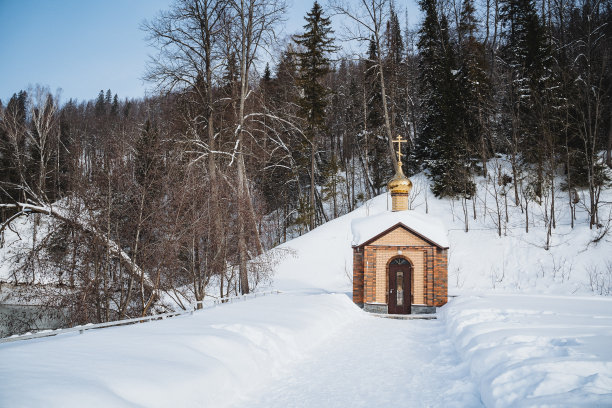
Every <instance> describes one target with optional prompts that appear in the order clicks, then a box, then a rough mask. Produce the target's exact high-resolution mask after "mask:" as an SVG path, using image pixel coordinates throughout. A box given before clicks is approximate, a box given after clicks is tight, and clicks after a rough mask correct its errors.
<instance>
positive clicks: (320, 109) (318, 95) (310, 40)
mask: <svg viewBox="0 0 612 408" xmlns="http://www.w3.org/2000/svg"><path fill="white" fill-rule="evenodd" d="M305 20H306V24H305V25H304V29H305V32H304V34H302V35H299V36H296V37H295V42H296V43H297V44H299V45H300V46H301V47H302V50H301V51H299V52H298V53H297V56H298V59H299V65H300V71H299V78H298V84H299V86H300V87H301V89H302V91H303V96H302V97H301V98H300V100H299V103H300V107H301V113H302V116H303V117H304V119H305V121H306V124H307V136H308V138H309V139H310V147H311V149H310V211H311V213H312V216H311V219H310V227H311V228H314V227H315V226H316V217H315V216H314V214H315V213H316V211H315V205H316V197H315V194H316V189H315V181H316V153H317V142H318V140H317V139H318V135H319V133H320V131H321V130H322V129H323V127H324V124H325V108H326V106H327V99H326V98H327V95H328V93H329V90H328V89H327V88H326V87H325V86H324V85H323V83H322V81H323V78H324V77H325V75H327V73H329V71H330V67H329V58H328V54H329V53H331V52H333V51H334V49H335V48H334V46H333V38H332V37H331V34H332V33H333V32H332V29H331V21H330V20H329V18H328V17H325V16H324V15H323V9H322V8H321V6H320V5H319V3H317V2H316V1H315V3H314V5H313V6H312V9H311V10H310V12H308V13H307V15H306V17H305Z"/></svg>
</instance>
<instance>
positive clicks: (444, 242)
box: [351, 210, 449, 248]
mask: <svg viewBox="0 0 612 408" xmlns="http://www.w3.org/2000/svg"><path fill="white" fill-rule="evenodd" d="M397 224H402V225H403V226H405V227H407V228H408V229H410V230H412V231H414V232H416V233H417V234H418V235H421V236H422V237H424V238H426V239H427V240H429V241H431V242H433V243H434V244H436V245H437V246H439V247H442V248H448V246H449V245H448V234H447V229H446V227H445V226H444V224H443V223H442V221H440V220H439V219H438V218H436V217H432V216H429V215H425V214H419V213H417V212H415V211H412V210H407V211H395V212H382V213H380V214H377V215H372V216H369V217H363V218H355V219H354V220H353V221H352V222H351V230H352V232H353V242H352V244H353V246H359V245H362V244H363V243H365V242H367V241H368V240H370V239H371V238H374V237H375V236H376V235H378V234H380V233H381V232H385V231H386V230H388V229H389V228H391V227H393V226H395V225H397Z"/></svg>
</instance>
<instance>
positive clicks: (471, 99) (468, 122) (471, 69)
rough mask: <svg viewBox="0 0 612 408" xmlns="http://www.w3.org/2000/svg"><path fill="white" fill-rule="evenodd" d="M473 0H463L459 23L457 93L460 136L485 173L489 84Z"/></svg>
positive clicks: (488, 155) (487, 147) (487, 156)
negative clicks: (461, 110) (459, 111)
mask: <svg viewBox="0 0 612 408" xmlns="http://www.w3.org/2000/svg"><path fill="white" fill-rule="evenodd" d="M475 12H476V11H475V9H474V3H473V0H464V1H463V6H462V9H461V15H460V20H459V27H458V29H457V33H458V36H459V73H458V78H457V80H458V81H459V93H460V99H461V101H462V105H463V106H462V107H463V113H462V117H463V126H462V130H463V132H464V135H463V139H464V143H465V145H466V148H467V149H468V150H469V151H468V152H467V154H469V156H471V157H473V158H474V159H476V158H478V159H480V161H481V163H482V170H483V172H484V174H486V162H487V160H488V159H489V157H490V154H491V149H490V147H489V141H488V138H487V136H486V135H485V131H486V130H485V128H484V127H485V126H484V124H485V122H486V120H487V117H488V115H489V108H488V107H489V106H490V105H491V103H490V102H491V101H490V99H491V98H490V85H489V78H488V75H487V72H486V57H485V48H484V45H483V44H482V43H481V42H480V41H478V39H477V31H478V28H477V23H478V21H477V20H476V17H475Z"/></svg>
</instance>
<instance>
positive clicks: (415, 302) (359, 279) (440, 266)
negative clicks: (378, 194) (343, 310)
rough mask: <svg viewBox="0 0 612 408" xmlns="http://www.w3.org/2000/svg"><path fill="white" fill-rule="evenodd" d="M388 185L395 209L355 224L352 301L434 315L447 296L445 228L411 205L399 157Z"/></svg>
mask: <svg viewBox="0 0 612 408" xmlns="http://www.w3.org/2000/svg"><path fill="white" fill-rule="evenodd" d="M400 141H401V139H400ZM398 150H399V149H398ZM398 154H399V151H398ZM387 187H388V189H389V191H390V193H391V201H392V205H391V207H392V211H391V212H389V211H386V212H383V213H381V214H377V215H372V216H369V217H364V218H359V219H355V220H353V222H352V225H351V228H352V232H353V302H355V303H356V304H357V305H358V306H360V307H362V308H363V309H364V310H366V311H368V312H373V313H384V314H410V313H435V311H436V307H439V306H442V305H444V304H445V303H446V302H447V297H448V267H447V261H448V237H447V232H446V229H445V228H444V225H443V224H442V222H441V221H440V220H438V219H437V218H435V217H431V216H428V215H425V214H420V213H416V212H415V211H412V210H409V209H408V207H409V205H408V203H409V201H408V199H409V194H410V190H411V188H412V182H411V181H410V179H408V178H407V177H406V176H405V175H404V173H403V171H402V166H401V156H400V160H398V167H397V171H396V174H395V176H394V177H393V178H392V179H391V181H389V183H388V184H387Z"/></svg>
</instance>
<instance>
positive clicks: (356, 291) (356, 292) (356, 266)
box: [353, 248, 364, 304]
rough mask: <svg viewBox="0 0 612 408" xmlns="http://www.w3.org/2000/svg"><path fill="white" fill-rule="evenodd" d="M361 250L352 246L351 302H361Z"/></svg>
mask: <svg viewBox="0 0 612 408" xmlns="http://www.w3.org/2000/svg"><path fill="white" fill-rule="evenodd" d="M363 283H364V280H363V252H361V251H359V248H353V302H355V303H357V304H363V299H364V297H363Z"/></svg>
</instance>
